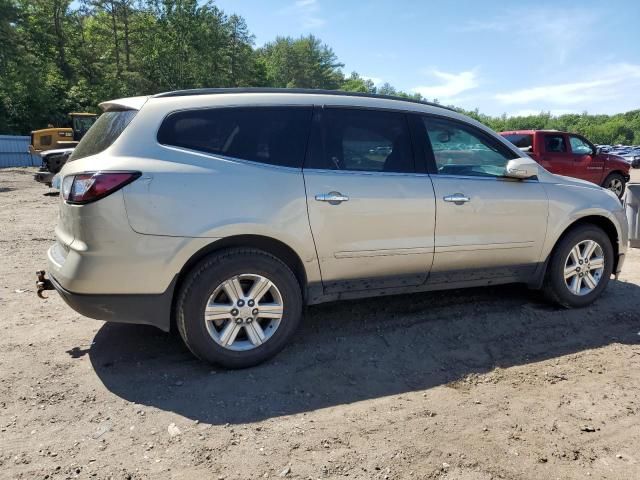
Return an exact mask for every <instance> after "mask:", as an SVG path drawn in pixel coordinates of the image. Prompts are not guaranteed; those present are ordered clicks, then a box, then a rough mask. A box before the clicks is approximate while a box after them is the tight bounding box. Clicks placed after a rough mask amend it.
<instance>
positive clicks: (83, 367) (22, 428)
mask: <svg viewBox="0 0 640 480" xmlns="http://www.w3.org/2000/svg"><path fill="white" fill-rule="evenodd" d="M33 172H34V169H5V170H0V227H1V231H0V321H1V322H2V335H1V337H0V478H21V479H22V478H24V479H26V478H28V479H31V478H41V479H63V478H98V479H103V478H114V479H143V478H152V479H163V478H178V479H191V478H201V479H257V478H283V477H284V478H304V479H307V478H310V479H317V478H319V479H325V478H342V477H349V478H355V479H405V478H407V479H413V478H416V479H423V478H424V479H431V478H438V479H447V480H451V479H460V480H462V479H467V480H471V479H474V480H475V479H480V480H488V479H552V478H553V479H555V478H559V479H567V478H571V479H584V478H586V477H590V478H607V479H638V478H640V311H639V309H638V306H639V305H640V300H639V299H640V251H630V253H629V255H628V259H627V263H626V265H625V269H624V272H623V274H622V277H621V279H620V280H619V281H617V282H612V283H611V284H610V285H609V287H608V289H607V290H606V292H605V293H604V295H603V296H602V297H601V299H599V300H598V301H597V302H596V303H595V304H594V305H593V306H592V307H591V308H588V309H584V310H572V311H568V310H562V309H558V308H555V307H553V306H549V305H547V304H546V303H544V302H543V301H542V300H541V299H540V297H539V296H538V295H537V294H536V293H534V292H530V291H528V290H527V289H526V288H524V287H520V286H508V287H495V288H483V289H469V290H456V291H451V292H444V293H426V294H418V295H413V296H398V297H388V298H377V299H373V300H362V301H352V302H343V303H334V304H328V305H321V306H316V307H312V308H309V310H308V312H307V315H306V318H305V321H304V324H303V327H302V328H301V330H300V331H299V333H298V335H297V336H296V338H295V341H294V343H293V344H292V345H290V346H289V347H288V348H287V349H285V350H284V351H283V352H282V353H281V354H280V355H279V356H278V357H277V358H276V359H275V360H274V361H271V362H268V363H267V364H265V365H262V366H259V367H256V368H252V369H248V370H242V371H224V370H221V369H217V368H212V367H211V366H208V365H205V364H202V363H200V362H198V361H196V360H195V359H194V358H192V357H191V355H190V354H189V353H188V352H187V351H186V349H185V347H184V346H183V345H182V344H181V342H180V341H179V338H177V337H176V336H171V335H168V334H164V333H162V332H160V331H158V330H155V329H153V328H151V327H139V326H131V325H117V324H105V323H103V322H99V321H95V320H90V319H86V318H83V317H81V316H80V315H78V314H76V313H74V312H73V311H72V310H71V309H69V308H68V307H67V306H66V305H65V304H64V303H63V301H62V300H61V299H60V298H59V297H58V295H57V294H56V293H55V292H49V293H50V298H49V299H48V300H40V299H38V298H37V297H36V294H35V291H34V282H35V276H34V272H35V271H36V270H37V269H40V268H43V267H45V253H46V249H47V248H48V247H49V245H50V244H51V243H52V241H53V229H54V225H55V222H56V210H57V202H58V198H57V196H49V195H47V191H48V190H47V188H46V187H43V186H41V185H38V184H36V183H35V182H34V181H33V180H32V174H33ZM635 173H637V172H634V174H635Z"/></svg>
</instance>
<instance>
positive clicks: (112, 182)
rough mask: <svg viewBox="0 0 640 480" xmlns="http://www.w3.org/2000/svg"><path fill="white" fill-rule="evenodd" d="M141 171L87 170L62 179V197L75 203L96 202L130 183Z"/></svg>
mask: <svg viewBox="0 0 640 480" xmlns="http://www.w3.org/2000/svg"><path fill="white" fill-rule="evenodd" d="M140 175H141V173H140V172H86V173H78V174H76V175H67V176H65V177H64V179H63V180H62V197H63V198H64V199H65V200H66V201H67V202H68V203H72V204H75V205H83V204H85V203H90V202H95V201H96V200H99V199H101V198H104V197H106V196H107V195H111V194H112V193H113V192H115V191H116V190H119V189H121V188H122V187H124V186H125V185H128V184H130V183H131V182H133V181H134V180H135V179H136V178H138V177H139V176H140Z"/></svg>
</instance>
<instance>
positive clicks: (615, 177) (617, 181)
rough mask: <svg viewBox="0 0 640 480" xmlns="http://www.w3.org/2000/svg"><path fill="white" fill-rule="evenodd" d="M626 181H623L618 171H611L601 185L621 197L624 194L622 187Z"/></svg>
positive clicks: (623, 187)
mask: <svg viewBox="0 0 640 480" xmlns="http://www.w3.org/2000/svg"><path fill="white" fill-rule="evenodd" d="M626 183H627V182H626V181H625V179H624V177H623V176H622V175H620V174H619V173H612V174H610V175H609V176H607V178H605V180H604V183H603V184H602V186H603V187H604V188H607V189H609V190H611V191H612V192H613V193H615V194H616V195H617V196H618V198H622V195H623V194H624V189H625V187H626Z"/></svg>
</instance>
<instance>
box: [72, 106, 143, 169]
mask: <svg viewBox="0 0 640 480" xmlns="http://www.w3.org/2000/svg"><path fill="white" fill-rule="evenodd" d="M136 113H138V111H137V110H123V111H120V112H105V113H103V114H102V115H100V118H98V120H97V121H96V123H94V124H93V126H92V127H91V128H90V129H89V130H88V131H87V133H86V134H85V136H84V137H82V140H80V143H79V144H78V146H77V147H76V148H75V150H74V151H73V153H72V154H71V157H69V162H72V161H73V160H79V159H80V158H84V157H88V156H90V155H95V154H96V153H100V152H102V151H104V150H106V149H107V148H109V147H110V146H111V144H113V142H115V141H116V138H118V137H119V136H120V134H121V133H122V132H123V131H124V129H125V128H127V125H129V123H130V122H131V120H133V117H135V116H136Z"/></svg>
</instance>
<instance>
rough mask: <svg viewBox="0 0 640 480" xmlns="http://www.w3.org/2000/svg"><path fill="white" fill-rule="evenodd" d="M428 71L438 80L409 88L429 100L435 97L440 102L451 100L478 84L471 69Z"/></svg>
mask: <svg viewBox="0 0 640 480" xmlns="http://www.w3.org/2000/svg"><path fill="white" fill-rule="evenodd" d="M429 73H430V75H431V76H433V77H435V78H437V79H438V80H439V81H440V82H439V83H437V84H433V85H419V86H417V87H414V88H412V89H411V90H412V91H413V92H417V93H419V94H420V95H422V96H423V97H425V98H428V99H430V100H431V99H435V98H437V99H438V100H440V101H442V102H447V101H452V100H453V99H454V97H455V96H456V95H459V94H460V93H462V92H466V91H467V90H471V89H473V88H476V87H477V86H478V80H477V75H476V72H475V71H473V70H468V71H465V72H460V73H448V72H443V71H441V70H432V71H430V72H429Z"/></svg>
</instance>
